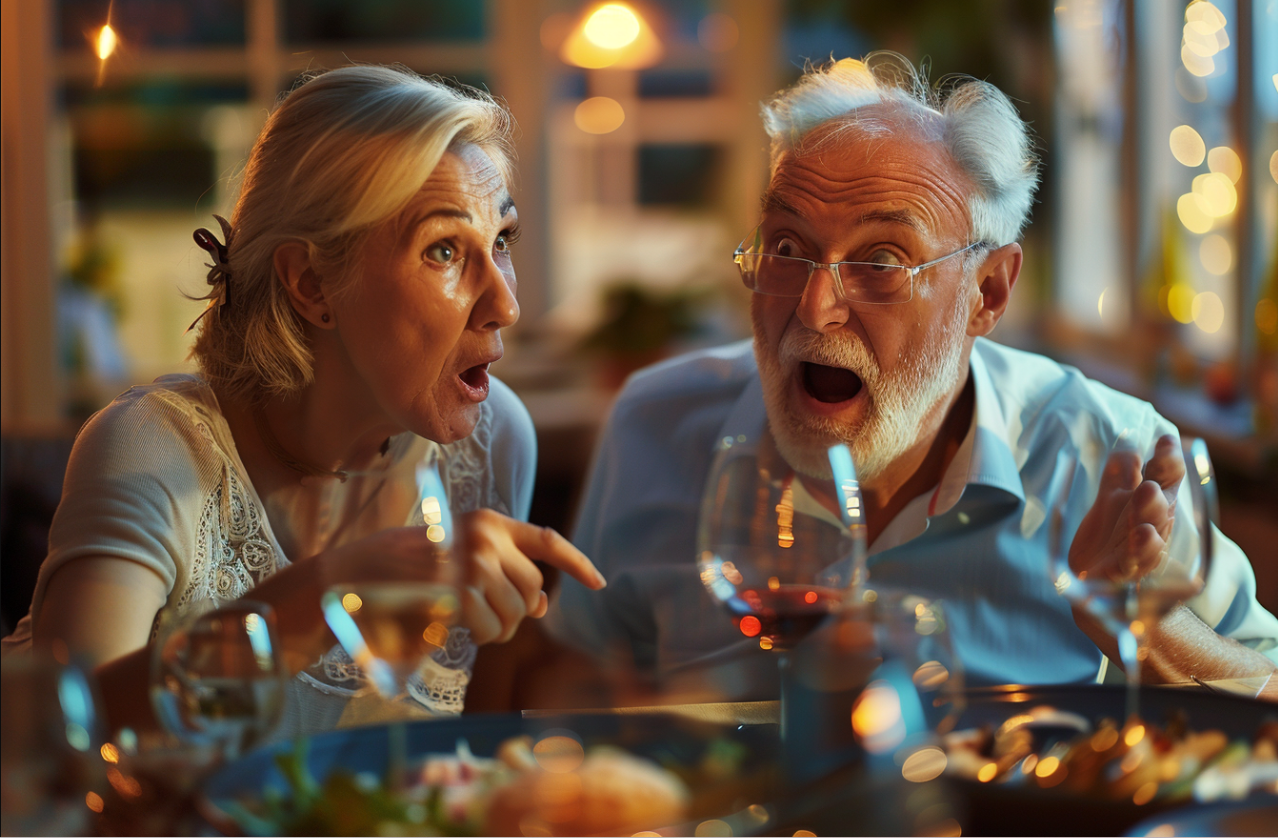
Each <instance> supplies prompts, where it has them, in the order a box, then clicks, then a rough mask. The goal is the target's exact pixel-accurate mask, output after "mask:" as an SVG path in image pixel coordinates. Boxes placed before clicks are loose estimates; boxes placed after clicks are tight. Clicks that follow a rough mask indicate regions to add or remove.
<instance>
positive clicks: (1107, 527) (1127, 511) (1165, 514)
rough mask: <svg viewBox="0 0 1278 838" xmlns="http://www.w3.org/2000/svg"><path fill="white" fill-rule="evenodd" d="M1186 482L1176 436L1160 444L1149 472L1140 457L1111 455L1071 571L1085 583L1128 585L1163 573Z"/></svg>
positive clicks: (1082, 529)
mask: <svg viewBox="0 0 1278 838" xmlns="http://www.w3.org/2000/svg"><path fill="white" fill-rule="evenodd" d="M1184 476H1185V463H1184V461H1183V460H1182V459H1181V454H1180V447H1179V446H1178V445H1177V444H1176V439H1175V437H1172V436H1170V435H1167V436H1163V437H1160V438H1159V440H1158V443H1157V445H1155V447H1154V456H1152V457H1150V458H1149V462H1147V463H1145V464H1144V468H1143V469H1142V467H1141V462H1140V456H1139V455H1138V454H1137V453H1136V452H1134V451H1116V452H1114V453H1113V454H1110V455H1109V459H1108V460H1107V461H1106V462H1105V470H1104V472H1102V474H1101V480H1100V488H1099V490H1098V491H1097V493H1096V502H1095V503H1094V504H1093V505H1092V508H1091V509H1090V510H1089V511H1088V513H1087V515H1086V516H1085V517H1084V518H1083V522H1082V523H1081V524H1080V525H1079V527H1078V532H1077V534H1075V536H1074V542H1073V543H1072V544H1071V545H1070V548H1069V566H1070V570H1072V571H1073V572H1074V573H1075V575H1077V576H1078V577H1079V578H1084V577H1086V576H1088V575H1092V576H1095V575H1097V574H1099V575H1100V577H1101V578H1103V579H1108V580H1109V581H1111V582H1118V583H1125V582H1135V581H1137V580H1139V579H1140V578H1141V577H1142V576H1144V575H1145V574H1147V573H1149V572H1150V571H1151V570H1153V569H1154V568H1155V567H1157V566H1158V563H1159V561H1160V560H1161V559H1162V555H1163V552H1164V551H1165V550H1166V549H1167V539H1168V538H1169V537H1170V536H1171V529H1172V522H1173V520H1174V518H1175V515H1176V508H1175V505H1174V499H1175V491H1176V487H1177V486H1179V485H1180V481H1181V478H1183V477H1184ZM1168 493H1170V497H1171V498H1172V500H1171V501H1169V500H1168Z"/></svg>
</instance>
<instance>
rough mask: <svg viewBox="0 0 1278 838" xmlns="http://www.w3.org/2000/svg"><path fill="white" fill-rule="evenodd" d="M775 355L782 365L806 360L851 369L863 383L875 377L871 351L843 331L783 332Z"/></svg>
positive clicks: (876, 365) (874, 362) (868, 382)
mask: <svg viewBox="0 0 1278 838" xmlns="http://www.w3.org/2000/svg"><path fill="white" fill-rule="evenodd" d="M777 357H778V359H779V360H780V361H781V363H782V364H784V365H786V366H794V365H797V364H799V363H801V362H804V361H806V362H808V363H813V364H824V365H825V366H828V367H841V368H843V369H846V370H851V371H852V372H854V373H856V374H857V375H859V376H860V377H861V380H862V381H863V382H865V383H866V384H870V383H871V382H874V381H877V380H878V376H879V365H878V362H877V361H876V360H875V358H874V355H873V354H871V353H870V350H869V349H868V348H867V347H866V345H865V344H864V343H863V342H862V341H861V340H860V339H859V338H856V337H854V336H852V335H848V334H846V333H844V334H840V335H823V334H820V333H818V332H812V331H809V330H807V329H804V330H795V331H790V332H786V333H785V335H783V336H782V338H781V345H780V346H779V347H777Z"/></svg>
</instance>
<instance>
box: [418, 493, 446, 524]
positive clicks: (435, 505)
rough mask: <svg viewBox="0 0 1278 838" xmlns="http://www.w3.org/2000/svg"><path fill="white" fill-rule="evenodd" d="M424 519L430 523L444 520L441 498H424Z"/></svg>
mask: <svg viewBox="0 0 1278 838" xmlns="http://www.w3.org/2000/svg"><path fill="white" fill-rule="evenodd" d="M422 520H423V521H425V522H426V523H428V524H438V523H440V522H441V521H443V520H444V513H443V508H442V507H441V506H440V504H439V498H437V497H434V496H431V497H427V498H422Z"/></svg>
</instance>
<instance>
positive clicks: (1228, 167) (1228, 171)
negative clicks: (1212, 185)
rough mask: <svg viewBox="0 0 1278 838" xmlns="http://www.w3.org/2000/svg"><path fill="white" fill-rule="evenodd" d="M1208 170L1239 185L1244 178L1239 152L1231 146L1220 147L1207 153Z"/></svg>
mask: <svg viewBox="0 0 1278 838" xmlns="http://www.w3.org/2000/svg"><path fill="white" fill-rule="evenodd" d="M1207 168H1209V169H1211V170H1212V171H1213V172H1219V173H1220V174H1222V175H1224V176H1225V177H1227V178H1229V180H1230V182H1232V183H1237V182H1238V180H1239V178H1241V177H1242V160H1240V159H1239V157H1238V152H1236V151H1234V150H1233V149H1232V148H1230V147H1229V146H1225V145H1218V146H1216V147H1215V148H1213V149H1212V150H1211V151H1209V152H1207Z"/></svg>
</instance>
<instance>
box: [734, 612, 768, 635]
mask: <svg viewBox="0 0 1278 838" xmlns="http://www.w3.org/2000/svg"><path fill="white" fill-rule="evenodd" d="M739 628H740V629H741V633H742V634H744V635H745V636H746V637H758V636H759V632H761V631H763V624H762V623H760V622H759V618H758V617H756V616H754V615H753V614H747V615H746V616H744V617H742V618H741V624H740V626H739Z"/></svg>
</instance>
